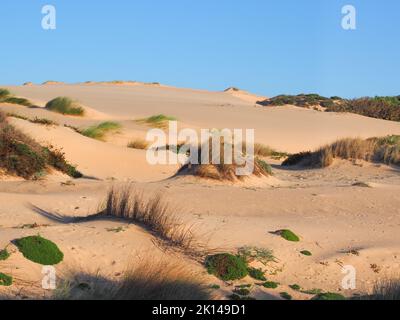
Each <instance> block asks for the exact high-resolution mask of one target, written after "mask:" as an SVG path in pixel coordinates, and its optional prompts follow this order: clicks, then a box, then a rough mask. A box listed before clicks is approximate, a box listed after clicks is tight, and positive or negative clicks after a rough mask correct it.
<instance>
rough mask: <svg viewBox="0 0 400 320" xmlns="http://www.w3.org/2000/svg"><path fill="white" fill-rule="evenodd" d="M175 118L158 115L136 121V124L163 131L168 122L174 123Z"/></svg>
mask: <svg viewBox="0 0 400 320" xmlns="http://www.w3.org/2000/svg"><path fill="white" fill-rule="evenodd" d="M176 120H177V119H176V118H175V117H171V116H166V115H163V114H158V115H155V116H151V117H148V118H145V119H139V120H136V122H138V123H144V124H146V125H148V126H151V127H155V128H161V129H164V128H166V127H167V125H168V121H176Z"/></svg>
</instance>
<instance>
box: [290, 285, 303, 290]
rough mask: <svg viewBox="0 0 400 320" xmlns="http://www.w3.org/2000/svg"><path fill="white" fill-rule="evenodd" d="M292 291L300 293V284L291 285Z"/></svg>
mask: <svg viewBox="0 0 400 320" xmlns="http://www.w3.org/2000/svg"><path fill="white" fill-rule="evenodd" d="M289 288H290V289H292V290H294V291H300V290H301V287H300V286H299V285H298V284H291V285H290V286H289Z"/></svg>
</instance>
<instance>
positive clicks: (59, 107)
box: [46, 97, 85, 116]
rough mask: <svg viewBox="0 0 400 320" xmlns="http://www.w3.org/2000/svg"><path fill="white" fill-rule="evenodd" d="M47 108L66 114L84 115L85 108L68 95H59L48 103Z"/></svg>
mask: <svg viewBox="0 0 400 320" xmlns="http://www.w3.org/2000/svg"><path fill="white" fill-rule="evenodd" d="M46 109H47V110H50V111H54V112H58V113H61V114H64V115H72V116H83V115H84V114H85V110H84V109H83V108H82V106H80V105H79V103H78V102H76V101H74V100H72V99H71V98H68V97H58V98H55V99H53V100H51V101H49V102H48V103H47V104H46Z"/></svg>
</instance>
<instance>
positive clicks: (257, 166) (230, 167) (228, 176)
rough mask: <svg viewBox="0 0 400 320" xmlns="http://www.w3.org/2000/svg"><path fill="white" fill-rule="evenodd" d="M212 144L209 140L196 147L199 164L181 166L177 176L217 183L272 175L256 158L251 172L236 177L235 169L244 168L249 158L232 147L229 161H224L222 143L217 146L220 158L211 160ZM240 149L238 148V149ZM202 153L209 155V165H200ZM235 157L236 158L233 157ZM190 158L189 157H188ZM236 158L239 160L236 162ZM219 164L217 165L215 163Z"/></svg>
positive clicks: (263, 163)
mask: <svg viewBox="0 0 400 320" xmlns="http://www.w3.org/2000/svg"><path fill="white" fill-rule="evenodd" d="M212 145H213V144H212V142H211V140H210V143H209V144H202V145H200V146H199V147H198V150H197V154H198V163H199V164H192V163H191V162H189V163H187V164H185V165H184V166H182V167H181V168H180V169H179V171H178V174H190V175H194V176H197V177H200V178H205V179H211V180H218V181H231V182H235V181H238V180H239V181H243V180H244V179H245V178H246V177H248V176H256V177H263V176H270V175H271V174H272V169H271V167H270V166H269V165H268V164H267V163H266V162H265V161H263V160H261V159H258V158H253V160H254V169H253V172H249V174H248V175H238V174H237V171H236V170H237V169H239V168H244V166H245V165H244V164H242V163H244V161H245V160H246V158H247V160H248V161H251V158H249V157H247V156H246V155H245V154H244V153H243V152H242V150H239V151H238V150H237V149H238V148H237V146H232V154H231V160H232V161H229V163H228V161H226V156H229V154H226V152H225V148H226V146H227V144H225V143H224V142H223V141H222V142H221V143H220V144H219V148H220V150H219V151H220V153H219V154H220V157H219V159H215V158H213V147H212ZM239 149H240V147H239ZM203 151H204V152H205V154H206V153H207V152H208V153H209V162H210V163H209V164H203V163H202V153H203ZM235 155H236V157H235ZM189 157H190V155H189ZM235 158H238V159H240V160H239V161H237V159H235ZM217 162H219V163H217Z"/></svg>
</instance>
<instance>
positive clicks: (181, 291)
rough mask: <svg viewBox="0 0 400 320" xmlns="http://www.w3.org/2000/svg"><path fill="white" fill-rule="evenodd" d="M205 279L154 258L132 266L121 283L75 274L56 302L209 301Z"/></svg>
mask: <svg viewBox="0 0 400 320" xmlns="http://www.w3.org/2000/svg"><path fill="white" fill-rule="evenodd" d="M202 280H203V279H202V276H201V275H199V274H195V273H193V272H192V271H191V270H190V269H189V268H188V267H187V266H186V265H184V264H183V263H178V262H169V261H166V260H165V259H163V260H161V259H154V258H153V257H150V256H148V257H145V258H142V259H141V260H140V262H139V264H137V263H136V264H132V265H131V266H130V267H129V268H128V269H127V270H126V272H125V273H124V275H123V276H122V278H121V279H120V280H115V279H112V278H109V277H104V276H101V275H100V274H99V273H85V272H79V271H78V272H77V271H76V270H75V271H72V273H71V275H69V276H68V279H67V280H65V281H63V282H61V285H59V288H58V289H57V290H56V294H55V297H54V298H55V299H65V300H210V299H212V296H211V294H210V289H209V288H208V286H206V285H204V282H203V281H202Z"/></svg>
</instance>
